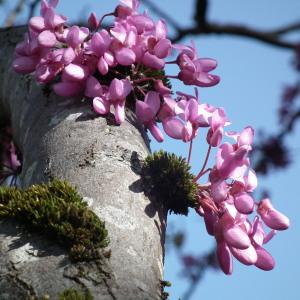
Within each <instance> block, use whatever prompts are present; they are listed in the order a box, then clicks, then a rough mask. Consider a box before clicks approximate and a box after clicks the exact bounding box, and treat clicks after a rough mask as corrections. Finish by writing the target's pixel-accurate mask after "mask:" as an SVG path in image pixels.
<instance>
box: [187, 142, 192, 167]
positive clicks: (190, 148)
mask: <svg viewBox="0 0 300 300" xmlns="http://www.w3.org/2000/svg"><path fill="white" fill-rule="evenodd" d="M192 149H193V139H191V141H190V147H189V156H188V161H187V162H188V164H189V163H190V161H191V155H192Z"/></svg>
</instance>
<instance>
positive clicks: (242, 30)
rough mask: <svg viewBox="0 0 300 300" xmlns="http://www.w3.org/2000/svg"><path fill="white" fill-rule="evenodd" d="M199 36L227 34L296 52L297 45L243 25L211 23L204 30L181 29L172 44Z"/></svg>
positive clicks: (272, 34) (270, 33)
mask: <svg viewBox="0 0 300 300" xmlns="http://www.w3.org/2000/svg"><path fill="white" fill-rule="evenodd" d="M299 29H300V28H299ZM285 31H286V28H285ZM285 33H288V31H286V32H285ZM199 34H203V35H204V34H205V35H208V34H228V35H233V36H240V37H247V38H250V39H254V40H257V41H260V42H264V43H267V44H270V45H273V46H277V47H281V48H286V49H292V50H296V48H297V47H298V43H295V42H289V41H285V40H283V39H282V38H281V34H274V32H273V31H260V30H257V29H254V28H251V27H247V26H243V25H234V24H218V23H213V22H210V23H207V24H206V27H205V30H203V29H201V28H199V27H189V28H185V29H181V30H179V31H177V34H176V35H175V37H174V38H173V39H172V40H173V42H178V41H179V40H181V39H183V38H184V37H186V36H189V35H199Z"/></svg>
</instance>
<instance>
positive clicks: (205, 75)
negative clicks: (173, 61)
mask: <svg viewBox="0 0 300 300" xmlns="http://www.w3.org/2000/svg"><path fill="white" fill-rule="evenodd" d="M176 48H177V49H179V50H181V52H180V53H179V55H178V57H177V64H178V66H179V68H180V72H179V74H178V78H179V79H180V80H182V81H183V83H184V84H186V85H197V86H201V87H209V86H214V85H216V84H218V83H219V81H220V77H219V76H217V75H211V74H209V72H210V71H212V70H214V69H215V68H216V67H217V62H216V61H215V60H213V59H211V58H197V53H196V50H195V47H194V45H192V47H187V46H177V47H176Z"/></svg>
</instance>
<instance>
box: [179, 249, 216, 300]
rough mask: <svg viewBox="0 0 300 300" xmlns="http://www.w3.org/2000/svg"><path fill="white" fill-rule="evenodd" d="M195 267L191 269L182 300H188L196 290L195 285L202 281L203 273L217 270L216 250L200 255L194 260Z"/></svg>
mask: <svg viewBox="0 0 300 300" xmlns="http://www.w3.org/2000/svg"><path fill="white" fill-rule="evenodd" d="M194 263H195V265H194V266H193V267H192V269H193V271H192V274H190V276H191V278H190V279H191V280H190V285H189V287H188V288H187V289H186V291H185V292H184V294H183V296H182V297H181V298H180V299H182V300H189V299H190V298H191V296H192V295H193V293H194V291H195V290H196V287H197V285H198V284H199V283H200V281H201V280H202V278H203V276H204V274H205V272H206V271H207V270H208V269H209V268H212V269H216V270H217V269H219V267H218V263H217V257H216V249H212V250H210V251H209V252H208V253H206V254H204V255H202V256H201V257H199V258H198V259H196V260H195V262H194Z"/></svg>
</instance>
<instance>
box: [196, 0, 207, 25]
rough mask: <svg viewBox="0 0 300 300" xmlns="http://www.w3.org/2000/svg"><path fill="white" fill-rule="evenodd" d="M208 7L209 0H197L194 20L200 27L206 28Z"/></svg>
mask: <svg viewBox="0 0 300 300" xmlns="http://www.w3.org/2000/svg"><path fill="white" fill-rule="evenodd" d="M207 9H208V1H207V0H197V1H196V6H195V14H194V20H195V22H196V24H197V25H198V27H199V28H202V29H204V30H205V28H206V24H207V20H206V17H207Z"/></svg>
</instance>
